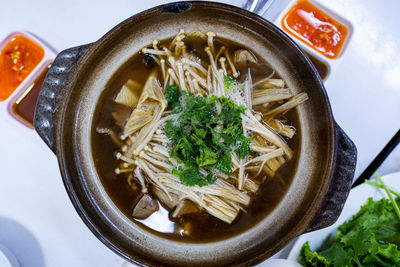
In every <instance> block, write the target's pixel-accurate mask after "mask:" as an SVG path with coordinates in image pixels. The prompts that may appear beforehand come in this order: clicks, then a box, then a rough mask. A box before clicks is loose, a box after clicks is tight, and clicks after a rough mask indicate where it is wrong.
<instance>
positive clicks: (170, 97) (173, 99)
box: [165, 85, 179, 106]
mask: <svg viewBox="0 0 400 267" xmlns="http://www.w3.org/2000/svg"><path fill="white" fill-rule="evenodd" d="M165 99H166V100H167V102H168V104H170V105H172V106H175V105H176V104H177V103H178V99H179V87H178V86H177V85H167V86H166V87H165Z"/></svg>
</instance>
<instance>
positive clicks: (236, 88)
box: [35, 2, 356, 266]
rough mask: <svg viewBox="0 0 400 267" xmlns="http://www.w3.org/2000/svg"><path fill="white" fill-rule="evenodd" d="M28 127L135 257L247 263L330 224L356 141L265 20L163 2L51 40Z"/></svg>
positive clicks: (102, 231) (113, 242) (299, 55)
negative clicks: (101, 31) (62, 42)
mask: <svg viewBox="0 0 400 267" xmlns="http://www.w3.org/2000/svg"><path fill="white" fill-rule="evenodd" d="M35 129H36V131H37V132H38V133H39V135H40V136H41V137H42V139H43V140H44V141H45V143H46V144H47V145H48V146H49V147H50V148H51V149H52V150H53V151H54V152H55V154H56V155H57V157H58V161H59V166H60V171H61V174H62V177H63V181H64V184H65V187H66V190H67V192H68V194H69V196H70V199H71V201H72V203H73V205H74V206H75V208H76V211H77V212H78V214H79V215H80V216H81V218H82V220H83V221H84V222H85V224H86V225H87V226H88V227H89V229H90V230H91V231H92V232H93V233H94V234H95V235H96V237H98V238H99V240H100V241H102V242H103V243H104V244H105V245H106V246H108V247H109V248H110V249H112V250H113V251H114V252H116V253H117V254H119V255H121V256H122V257H124V258H126V259H127V260H130V261H132V262H135V263H137V264H142V265H182V266H187V265H202V266H213V265H218V266H221V265H250V264H255V263H257V262H260V261H262V260H264V259H266V258H268V257H269V256H271V255H273V254H274V253H276V252H277V251H278V250H279V249H280V248H282V247H283V246H284V245H285V244H287V243H288V242H289V241H290V240H291V239H292V238H294V237H296V236H297V235H299V234H302V233H304V232H306V231H312V230H315V229H320V228H323V227H326V226H328V225H330V224H332V223H333V222H334V221H335V220H336V219H337V217H338V216H339V214H340V211H341V209H342V207H343V204H344V201H345V200H346V197H347V194H348V192H349V190H350V186H351V182H352V178H353V174H354V169H355V162H356V148H355V146H354V144H353V143H352V142H351V140H350V139H349V138H348V137H347V135H346V134H345V133H344V132H343V131H342V130H341V128H340V127H339V126H338V125H337V124H336V123H335V121H334V118H333V116H332V112H331V109H330V105H329V100H328V98H327V96H326V93H325V89H324V86H323V83H322V81H321V78H320V77H319V75H318V73H317V71H316V70H315V68H314V67H313V65H312V64H311V62H310V61H309V59H308V58H307V56H305V55H304V53H303V52H302V51H301V50H300V49H299V48H298V47H297V46H296V45H295V43H294V42H293V41H292V40H291V39H290V38H289V37H288V36H287V35H285V34H284V33H283V32H282V31H281V30H279V29H278V28H277V27H275V26H274V25H273V24H272V23H270V22H268V21H266V20H264V19H263V18H261V17H259V16H257V15H255V14H252V13H250V12H247V11H245V10H242V9H240V8H237V7H233V6H229V5H225V4H220V3H212V2H178V3H172V4H167V5H162V6H158V7H155V8H152V9H149V10H147V11H144V12H142V13H140V14H137V15H135V16H133V17H131V18H129V19H127V20H125V21H124V22H122V23H121V24H119V25H117V26H116V27H115V28H113V29H112V30H111V31H109V32H108V33H106V34H105V35H104V36H103V37H102V38H101V39H100V40H98V41H96V42H94V43H91V44H87V45H82V46H79V47H75V48H71V49H67V50H65V51H63V52H61V53H60V54H59V55H58V56H57V58H56V59H55V61H54V63H53V64H52V67H51V69H50V70H49V73H48V75H47V77H46V80H45V82H44V84H43V87H42V90H41V92H40V96H39V99H38V104H37V108H36V112H35Z"/></svg>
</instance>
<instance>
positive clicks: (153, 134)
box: [115, 30, 308, 223]
mask: <svg viewBox="0 0 400 267" xmlns="http://www.w3.org/2000/svg"><path fill="white" fill-rule="evenodd" d="M188 37H191V38H192V37H195V38H199V39H204V42H205V43H207V45H206V46H205V49H204V51H205V53H206V54H207V55H208V58H207V60H204V59H203V60H202V59H200V57H198V56H196V55H195V54H193V53H191V52H190V51H187V48H186V45H185V38H188ZM215 37H216V35H215V34H214V33H213V32H207V33H203V32H200V31H193V32H188V33H185V31H184V30H180V31H179V33H178V34H177V35H176V36H175V37H174V38H173V39H172V41H171V42H170V43H169V44H167V45H161V44H160V43H159V41H158V40H154V41H153V43H152V46H150V47H147V48H144V49H143V50H142V52H143V53H144V54H145V55H146V57H151V59H152V60H153V61H154V62H156V64H157V65H158V67H157V68H156V69H157V70H155V71H153V73H152V74H151V75H150V76H149V77H148V79H147V82H146V83H145V85H144V87H143V85H140V84H138V83H137V82H135V81H132V80H129V81H128V82H127V83H126V84H125V85H124V86H123V87H122V89H121V90H120V91H119V93H118V95H117V96H116V98H115V101H116V102H118V103H120V104H123V105H126V106H128V107H131V108H132V113H131V115H130V117H129V118H128V119H127V121H126V122H125V123H124V125H123V127H122V133H121V135H120V136H119V137H118V138H119V142H120V143H121V141H122V142H123V145H122V146H121V147H120V149H119V151H118V152H117V153H116V157H117V159H118V160H119V162H120V166H119V168H117V169H116V170H115V172H116V173H117V174H120V173H129V178H128V183H129V184H130V185H131V186H132V187H136V188H140V187H141V191H142V194H141V198H140V200H138V202H137V203H136V206H135V207H134V209H133V217H136V218H139V219H140V218H146V217H147V216H149V215H150V214H151V213H152V212H154V211H156V210H158V208H159V206H158V205H159V204H158V203H157V201H156V199H158V200H159V201H160V202H161V203H162V204H163V205H164V206H166V207H168V208H169V209H170V211H171V212H172V217H180V216H182V215H184V214H188V213H193V212H199V211H205V212H207V213H209V214H210V215H212V216H214V217H216V218H219V219H220V220H222V221H225V222H227V223H232V222H233V221H234V220H235V218H236V217H237V215H238V214H239V212H240V211H241V210H244V211H245V207H246V206H247V205H249V203H250V200H251V195H252V194H254V193H255V192H256V191H257V190H258V189H259V186H260V183H261V182H263V181H259V180H258V181H256V180H255V179H254V177H257V176H258V174H260V173H261V172H263V173H264V174H265V175H264V176H269V177H272V176H274V174H275V172H276V171H277V170H278V169H279V168H280V167H281V166H282V165H283V164H284V163H285V161H286V160H289V159H291V158H292V156H293V151H292V150H291V148H289V146H288V145H287V143H286V142H285V141H284V140H283V139H282V137H281V136H284V137H287V138H292V137H293V135H294V134H295V131H296V129H295V128H294V127H291V126H290V125H286V124H285V120H282V119H278V118H282V117H281V116H280V115H282V114H284V113H286V112H287V111H288V110H290V109H292V108H294V107H296V106H297V105H299V104H301V103H302V102H304V101H306V100H307V99H308V96H307V94H306V93H299V94H297V95H294V94H293V93H292V92H291V90H290V89H289V88H286V87H285V82H284V81H283V80H282V79H277V78H273V77H274V72H272V73H271V74H270V75H269V76H268V77H265V78H263V79H259V80H258V81H252V78H251V74H250V70H249V71H248V73H242V74H241V75H244V76H243V77H245V79H242V82H238V81H237V80H235V84H236V86H235V88H234V89H233V90H231V91H229V92H228V91H227V90H226V88H225V84H224V80H225V79H226V77H229V76H230V77H233V78H234V79H236V78H238V77H239V72H238V67H237V66H238V65H240V64H242V63H246V62H247V63H248V62H251V63H256V62H257V59H256V58H255V57H254V56H253V54H251V53H250V52H249V51H248V50H245V49H239V50H237V51H234V52H231V54H230V53H229V51H228V49H226V47H225V46H221V47H220V48H219V49H218V51H216V50H217V49H216V45H215V44H214V42H215ZM157 72H158V73H157ZM243 80H244V81H243ZM167 85H178V86H179V90H181V91H182V90H186V91H187V92H189V93H191V94H193V95H201V96H205V97H206V96H208V95H215V96H217V97H221V96H225V97H226V98H230V99H232V100H233V101H234V103H235V104H237V105H244V106H245V107H247V110H246V111H245V112H244V113H243V114H242V130H243V134H244V135H245V136H247V137H251V143H250V152H251V153H250V154H249V155H248V156H246V157H245V158H244V159H239V158H238V156H237V155H236V154H235V153H234V152H233V150H232V166H233V169H232V173H231V174H230V175H228V174H225V173H222V172H219V171H218V170H214V175H215V177H216V181H215V182H214V183H212V184H208V185H204V186H198V185H195V186H186V185H184V184H182V183H181V181H180V180H179V178H178V177H177V176H174V175H173V174H172V170H173V168H174V167H176V166H177V165H179V163H178V162H177V161H176V159H174V158H171V157H170V152H171V150H172V147H171V143H170V140H169V139H168V138H167V136H166V133H165V129H164V126H165V124H166V122H167V121H168V120H177V118H178V116H179V114H173V113H172V112H171V110H170V109H168V108H167V103H166V100H165V88H166V86H167ZM135 87H136V89H135ZM135 90H136V91H138V90H139V92H140V91H141V94H140V97H139V95H135ZM256 106H259V107H260V106H261V110H263V111H262V112H255V111H254V108H255V107H256ZM200 172H201V173H202V174H204V175H207V173H208V172H209V171H208V170H207V169H200ZM138 185H140V187H137V186H138Z"/></svg>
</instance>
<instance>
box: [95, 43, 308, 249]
mask: <svg viewBox="0 0 400 267" xmlns="http://www.w3.org/2000/svg"><path fill="white" fill-rule="evenodd" d="M171 40H172V39H169V40H164V41H162V42H161V43H160V44H159V45H160V46H161V45H162V44H166V45H167V47H168V44H169V43H170V42H171ZM185 45H186V49H187V51H189V52H193V53H195V54H196V55H197V56H198V57H199V58H200V59H204V60H207V57H208V56H207V54H206V53H205V52H204V47H205V46H207V41H206V40H203V39H201V38H186V39H185ZM213 45H214V48H215V51H218V50H219V49H220V47H221V46H225V47H226V49H227V50H228V52H229V53H230V54H231V55H233V53H234V51H236V50H238V49H243V46H240V45H238V44H236V43H234V42H232V41H229V40H225V39H222V38H219V37H218V38H215V39H214V43H213ZM149 47H150V46H149ZM248 51H250V50H248ZM252 55H253V56H254V57H255V58H256V59H257V64H252V63H251V62H248V64H246V65H245V66H242V67H239V68H238V73H239V74H240V75H239V77H238V81H243V80H244V78H245V75H247V74H248V69H250V73H251V77H252V81H253V83H254V82H257V81H258V80H261V79H263V78H265V77H267V76H269V75H271V73H272V71H273V69H272V67H271V66H270V65H269V64H268V63H267V62H265V61H263V59H262V57H259V56H256V55H254V54H253V53H252ZM147 60H148V58H147ZM145 61H146V58H145V55H144V54H143V53H138V54H136V55H134V56H133V57H132V58H131V59H130V60H129V61H128V62H126V63H125V64H124V65H123V66H121V68H120V69H119V70H118V71H117V72H116V73H115V74H114V75H113V77H112V78H111V79H110V81H109V83H108V84H107V86H106V88H105V90H104V92H103V93H102V95H101V98H100V101H99V104H98V105H97V107H96V111H95V116H94V120H93V125H92V136H91V140H92V151H93V157H94V161H95V166H96V169H97V172H98V174H99V177H100V179H101V182H102V184H103V186H104V188H105V189H106V191H107V193H108V195H109V196H110V197H111V199H112V200H113V202H114V203H115V204H116V206H117V207H118V208H119V209H120V210H121V211H122V212H123V213H124V214H125V215H126V216H127V217H128V218H129V219H131V220H132V221H133V222H135V223H136V224H137V225H138V226H140V227H142V228H143V229H145V230H147V231H150V232H153V233H155V234H157V235H160V236H162V237H165V238H169V239H173V240H178V241H184V242H208V241H213V240H220V239H224V238H227V237H230V236H233V235H237V234H239V233H240V232H243V231H245V230H246V229H248V228H250V227H252V226H253V225H255V224H256V223H257V222H259V221H260V220H261V219H263V218H265V216H267V215H268V214H269V213H270V212H271V211H272V210H273V209H274V207H275V206H276V205H277V204H278V203H279V201H280V200H281V199H282V197H283V196H284V194H285V192H286V191H287V189H288V187H289V185H290V183H291V180H292V178H293V176H294V173H295V171H296V166H297V160H298V153H299V150H300V147H299V138H300V131H299V129H298V115H297V111H296V109H292V110H290V111H288V112H287V113H285V114H284V115H279V116H277V117H276V118H278V119H280V120H282V121H284V122H286V124H287V125H289V126H290V127H292V128H293V129H296V128H297V129H296V134H295V135H294V136H293V138H290V139H289V138H287V137H285V136H282V138H283V139H284V140H285V141H286V142H287V144H288V145H289V147H290V148H292V150H293V151H294V155H293V157H292V158H291V159H290V160H286V162H285V163H283V165H282V166H281V167H280V168H279V169H278V171H277V172H276V173H275V174H274V175H273V177H270V176H268V175H267V174H266V173H265V172H264V171H262V172H261V173H260V174H259V175H258V176H257V177H255V178H254V180H255V181H256V182H257V183H260V187H259V189H258V190H257V191H256V192H255V193H253V194H251V195H250V196H251V202H250V204H249V205H248V206H247V207H245V212H243V211H240V213H239V214H238V215H237V217H236V218H235V219H234V221H233V222H232V223H230V224H229V223H226V222H224V221H222V220H220V219H218V218H215V217H214V216H211V215H210V214H208V213H207V212H204V211H201V212H199V213H193V214H186V215H183V216H181V217H180V218H173V217H172V216H171V214H169V213H168V210H167V209H168V208H167V207H166V206H163V205H160V209H159V210H158V211H156V212H154V213H153V214H152V215H150V217H148V218H146V219H142V220H140V219H135V218H133V217H132V209H133V205H134V204H135V203H136V202H137V198H138V197H140V196H141V189H140V185H139V184H137V187H136V190H135V188H132V186H130V185H129V184H128V175H129V173H120V174H116V173H115V169H116V168H118V167H119V166H120V163H119V162H118V160H117V159H116V157H115V155H116V151H118V150H119V149H120V146H119V145H117V144H116V143H115V141H113V138H111V137H110V135H109V134H104V133H98V132H97V131H96V129H98V128H107V129H110V130H111V131H113V132H114V133H117V134H120V133H121V131H122V126H121V125H117V124H116V123H115V116H114V117H113V115H112V113H113V112H115V111H116V110H117V111H118V116H117V117H120V119H121V121H123V120H126V119H127V118H128V117H129V116H130V113H131V112H132V109H130V108H127V107H126V106H124V105H121V104H118V103H116V102H115V101H114V99H115V97H116V95H117V94H118V92H119V90H120V89H121V87H122V86H123V85H124V84H125V83H126V82H127V81H128V80H129V79H132V80H134V81H136V82H138V83H140V84H142V85H143V84H145V82H146V80H147V78H148V76H149V74H150V73H151V72H152V71H153V69H156V68H158V66H157V65H154V66H152V65H150V66H149V64H147V65H146V64H145ZM147 63H149V62H148V61H147ZM153 63H154V62H153ZM158 78H159V79H162V77H161V74H160V72H158ZM271 78H280V77H279V74H277V73H274V74H273V76H272V77H271ZM282 103H283V101H278V102H277V103H273V104H270V105H268V106H266V105H257V106H253V109H254V110H255V111H260V112H262V111H263V109H265V108H267V109H268V110H271V109H273V108H274V107H276V106H279V105H280V104H282ZM263 119H264V118H263ZM263 181H264V182H263ZM185 231H186V234H185ZM188 233H189V234H188Z"/></svg>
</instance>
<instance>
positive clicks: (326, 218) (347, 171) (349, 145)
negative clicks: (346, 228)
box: [305, 124, 357, 232]
mask: <svg viewBox="0 0 400 267" xmlns="http://www.w3.org/2000/svg"><path fill="white" fill-rule="evenodd" d="M336 136H337V144H338V151H337V154H336V164H335V169H334V172H333V178H332V180H331V183H330V185H329V189H328V192H327V194H326V196H325V199H324V201H323V202H322V205H321V208H320V210H319V211H318V212H317V214H316V215H315V217H314V219H313V220H312V221H311V223H310V225H309V226H308V228H307V230H306V231H305V232H311V231H315V230H318V229H322V228H325V227H328V226H330V225H332V224H334V223H335V222H336V220H337V219H338V218H339V216H340V213H341V212H342V209H343V206H344V203H345V202H346V199H347V196H348V194H349V192H350V189H351V184H352V182H353V177H354V171H355V169H356V161H357V148H356V146H355V145H354V143H353V141H351V140H350V138H349V137H348V136H347V135H346V134H345V132H344V131H343V130H342V128H340V126H339V125H337V124H336Z"/></svg>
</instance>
